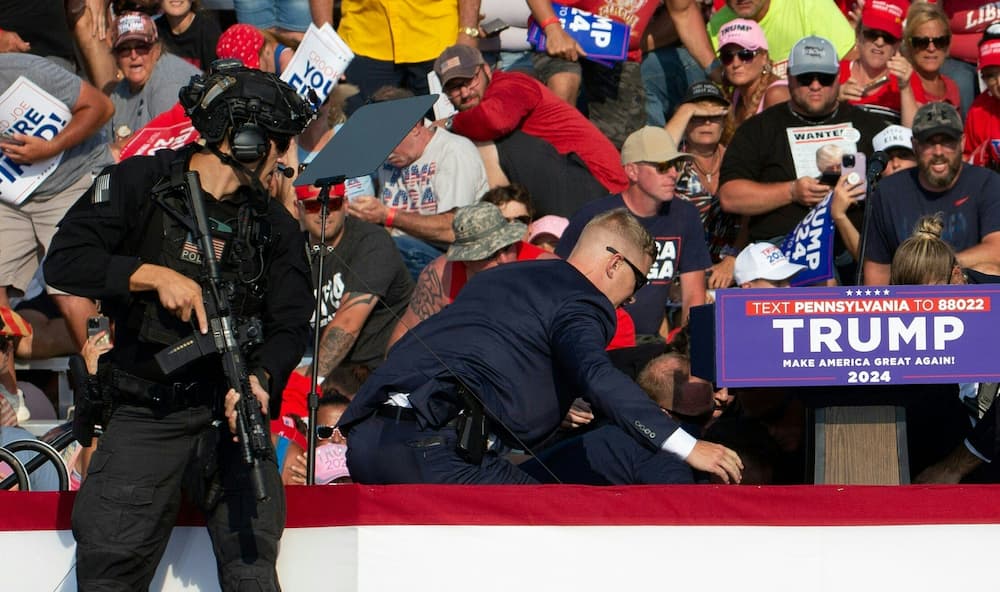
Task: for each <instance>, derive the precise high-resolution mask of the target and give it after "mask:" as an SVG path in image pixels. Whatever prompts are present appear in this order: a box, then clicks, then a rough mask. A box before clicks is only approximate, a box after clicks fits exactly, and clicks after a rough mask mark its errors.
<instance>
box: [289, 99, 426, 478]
mask: <svg viewBox="0 0 1000 592" xmlns="http://www.w3.org/2000/svg"><path fill="white" fill-rule="evenodd" d="M435 100H437V95H423V96H419V97H410V98H407V99H399V100H396V101H385V102H382V103H372V104H370V105H365V106H363V107H361V108H360V109H358V110H357V111H355V113H354V115H352V116H351V118H350V119H348V120H347V123H345V124H344V127H342V128H341V129H340V131H338V132H337V133H336V135H334V136H333V138H332V139H331V140H330V142H329V143H327V145H326V147H324V148H323V150H322V151H320V153H319V154H318V155H317V156H316V158H315V159H314V160H313V161H312V162H311V163H310V164H309V166H308V167H307V168H306V170H305V171H303V173H302V174H301V175H299V177H298V179H296V180H295V183H294V184H295V185H296V186H305V185H312V186H314V187H319V188H320V193H319V197H318V199H319V200H320V204H321V207H320V220H326V216H327V214H328V211H329V210H328V208H329V201H330V188H331V187H333V186H334V185H336V184H338V183H343V182H344V180H345V179H347V178H350V177H362V176H365V175H369V174H371V173H372V172H374V171H375V170H376V169H377V168H378V167H379V166H381V165H382V163H383V162H385V158H386V156H388V155H389V153H390V152H392V150H393V149H394V148H395V147H396V146H397V145H398V144H399V142H400V141H401V140H402V139H403V138H404V137H405V136H406V134H407V133H408V132H409V131H410V130H411V129H413V126H414V124H416V123H417V122H418V121H420V120H421V118H422V117H423V115H424V113H426V112H427V110H428V109H430V108H431V106H432V105H433V104H434V101H435ZM320 229H321V233H322V235H321V236H320V243H319V246H317V247H315V248H314V250H313V256H314V257H315V258H316V266H315V267H316V270H317V276H316V277H317V278H318V279H317V282H318V281H320V280H322V278H323V267H324V255H325V254H326V251H327V249H326V224H321V225H320ZM313 291H314V292H315V296H316V308H315V316H314V317H313V318H314V319H315V320H316V327H315V331H314V336H313V363H312V376H311V377H310V380H311V386H310V389H309V399H308V404H309V436H308V438H309V439H308V441H309V450H308V451H307V458H308V462H307V469H306V484H307V485H314V484H315V483H316V412H317V409H318V408H319V393H317V392H316V383H317V380H318V378H319V376H318V374H319V342H320V326H319V320H320V304H321V300H320V298H321V294H320V290H319V289H318V286H314V290H313Z"/></svg>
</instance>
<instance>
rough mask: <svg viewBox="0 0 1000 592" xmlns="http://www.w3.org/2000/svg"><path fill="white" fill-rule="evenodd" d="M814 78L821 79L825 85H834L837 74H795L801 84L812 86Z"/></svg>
mask: <svg viewBox="0 0 1000 592" xmlns="http://www.w3.org/2000/svg"><path fill="white" fill-rule="evenodd" d="M813 80H819V83H820V84H822V85H823V86H833V83H834V81H836V80H837V75H836V74H820V73H819V72H806V73H804V74H798V75H796V76H795V82H798V83H799V86H812V83H813Z"/></svg>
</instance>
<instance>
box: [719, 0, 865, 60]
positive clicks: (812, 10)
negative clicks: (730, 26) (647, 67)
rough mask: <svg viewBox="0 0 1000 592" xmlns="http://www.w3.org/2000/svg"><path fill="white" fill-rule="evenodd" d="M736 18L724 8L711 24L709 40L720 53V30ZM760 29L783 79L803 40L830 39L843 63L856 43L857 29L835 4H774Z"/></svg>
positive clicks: (787, 0) (810, 0) (801, 0)
mask: <svg viewBox="0 0 1000 592" xmlns="http://www.w3.org/2000/svg"><path fill="white" fill-rule="evenodd" d="M735 18H737V17H736V13H735V12H733V11H732V9H731V8H729V6H724V7H722V9H721V10H719V12H717V13H715V14H714V15H712V18H711V20H709V21H708V36H709V37H710V38H711V39H712V47H714V48H715V50H716V51H718V50H719V29H721V28H722V25H724V24H726V23H728V22H729V21H731V20H733V19H735ZM760 28H761V30H763V31H764V36H765V37H767V46H768V53H769V54H770V56H771V61H772V62H774V64H775V66H776V70H777V72H778V74H779V75H781V76H782V77H784V75H785V69H786V67H787V62H788V54H790V53H792V46H794V45H795V43H796V42H797V41H798V40H799V39H802V38H803V37H808V36H809V35H817V36H819V37H825V38H826V39H829V40H830V42H831V43H833V46H834V47H836V48H837V57H838V58H840V59H843V58H844V56H845V55H847V52H848V51H850V50H851V48H852V47H854V42H855V38H854V29H852V28H851V24H850V23H849V22H847V18H846V17H844V13H842V12H840V9H839V8H837V4H836V3H835V2H833V1H832V0H771V6H770V7H769V8H768V10H767V14H766V15H764V18H762V19H761V20H760Z"/></svg>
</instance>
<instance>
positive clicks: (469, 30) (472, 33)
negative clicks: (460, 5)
mask: <svg viewBox="0 0 1000 592" xmlns="http://www.w3.org/2000/svg"><path fill="white" fill-rule="evenodd" d="M458 32H459V33H465V34H466V35H468V36H469V37H472V38H476V37H479V28H478V27H459V29H458Z"/></svg>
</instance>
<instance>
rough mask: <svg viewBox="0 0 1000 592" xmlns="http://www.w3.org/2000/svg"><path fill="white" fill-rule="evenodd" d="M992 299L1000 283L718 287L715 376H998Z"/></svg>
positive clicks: (999, 328)
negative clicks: (966, 284) (762, 288)
mask: <svg viewBox="0 0 1000 592" xmlns="http://www.w3.org/2000/svg"><path fill="white" fill-rule="evenodd" d="M994 300H997V302H994ZM994 304H1000V285H977V286H843V287H838V288H801V289H795V288H792V289H784V290H782V289H770V290H753V289H749V290H739V289H734V290H719V291H718V292H717V293H716V304H715V314H716V318H715V332H716V333H715V340H716V341H715V343H716V359H715V362H716V382H717V384H719V385H720V386H781V385H838V384H845V385H851V384H907V383H909V384H919V383H959V382H979V381H990V382H997V381H1000V354H998V351H997V350H998V348H997V347H995V346H994V343H995V342H996V340H997V339H998V336H1000V311H998V310H997V308H998V307H997V306H994Z"/></svg>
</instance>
